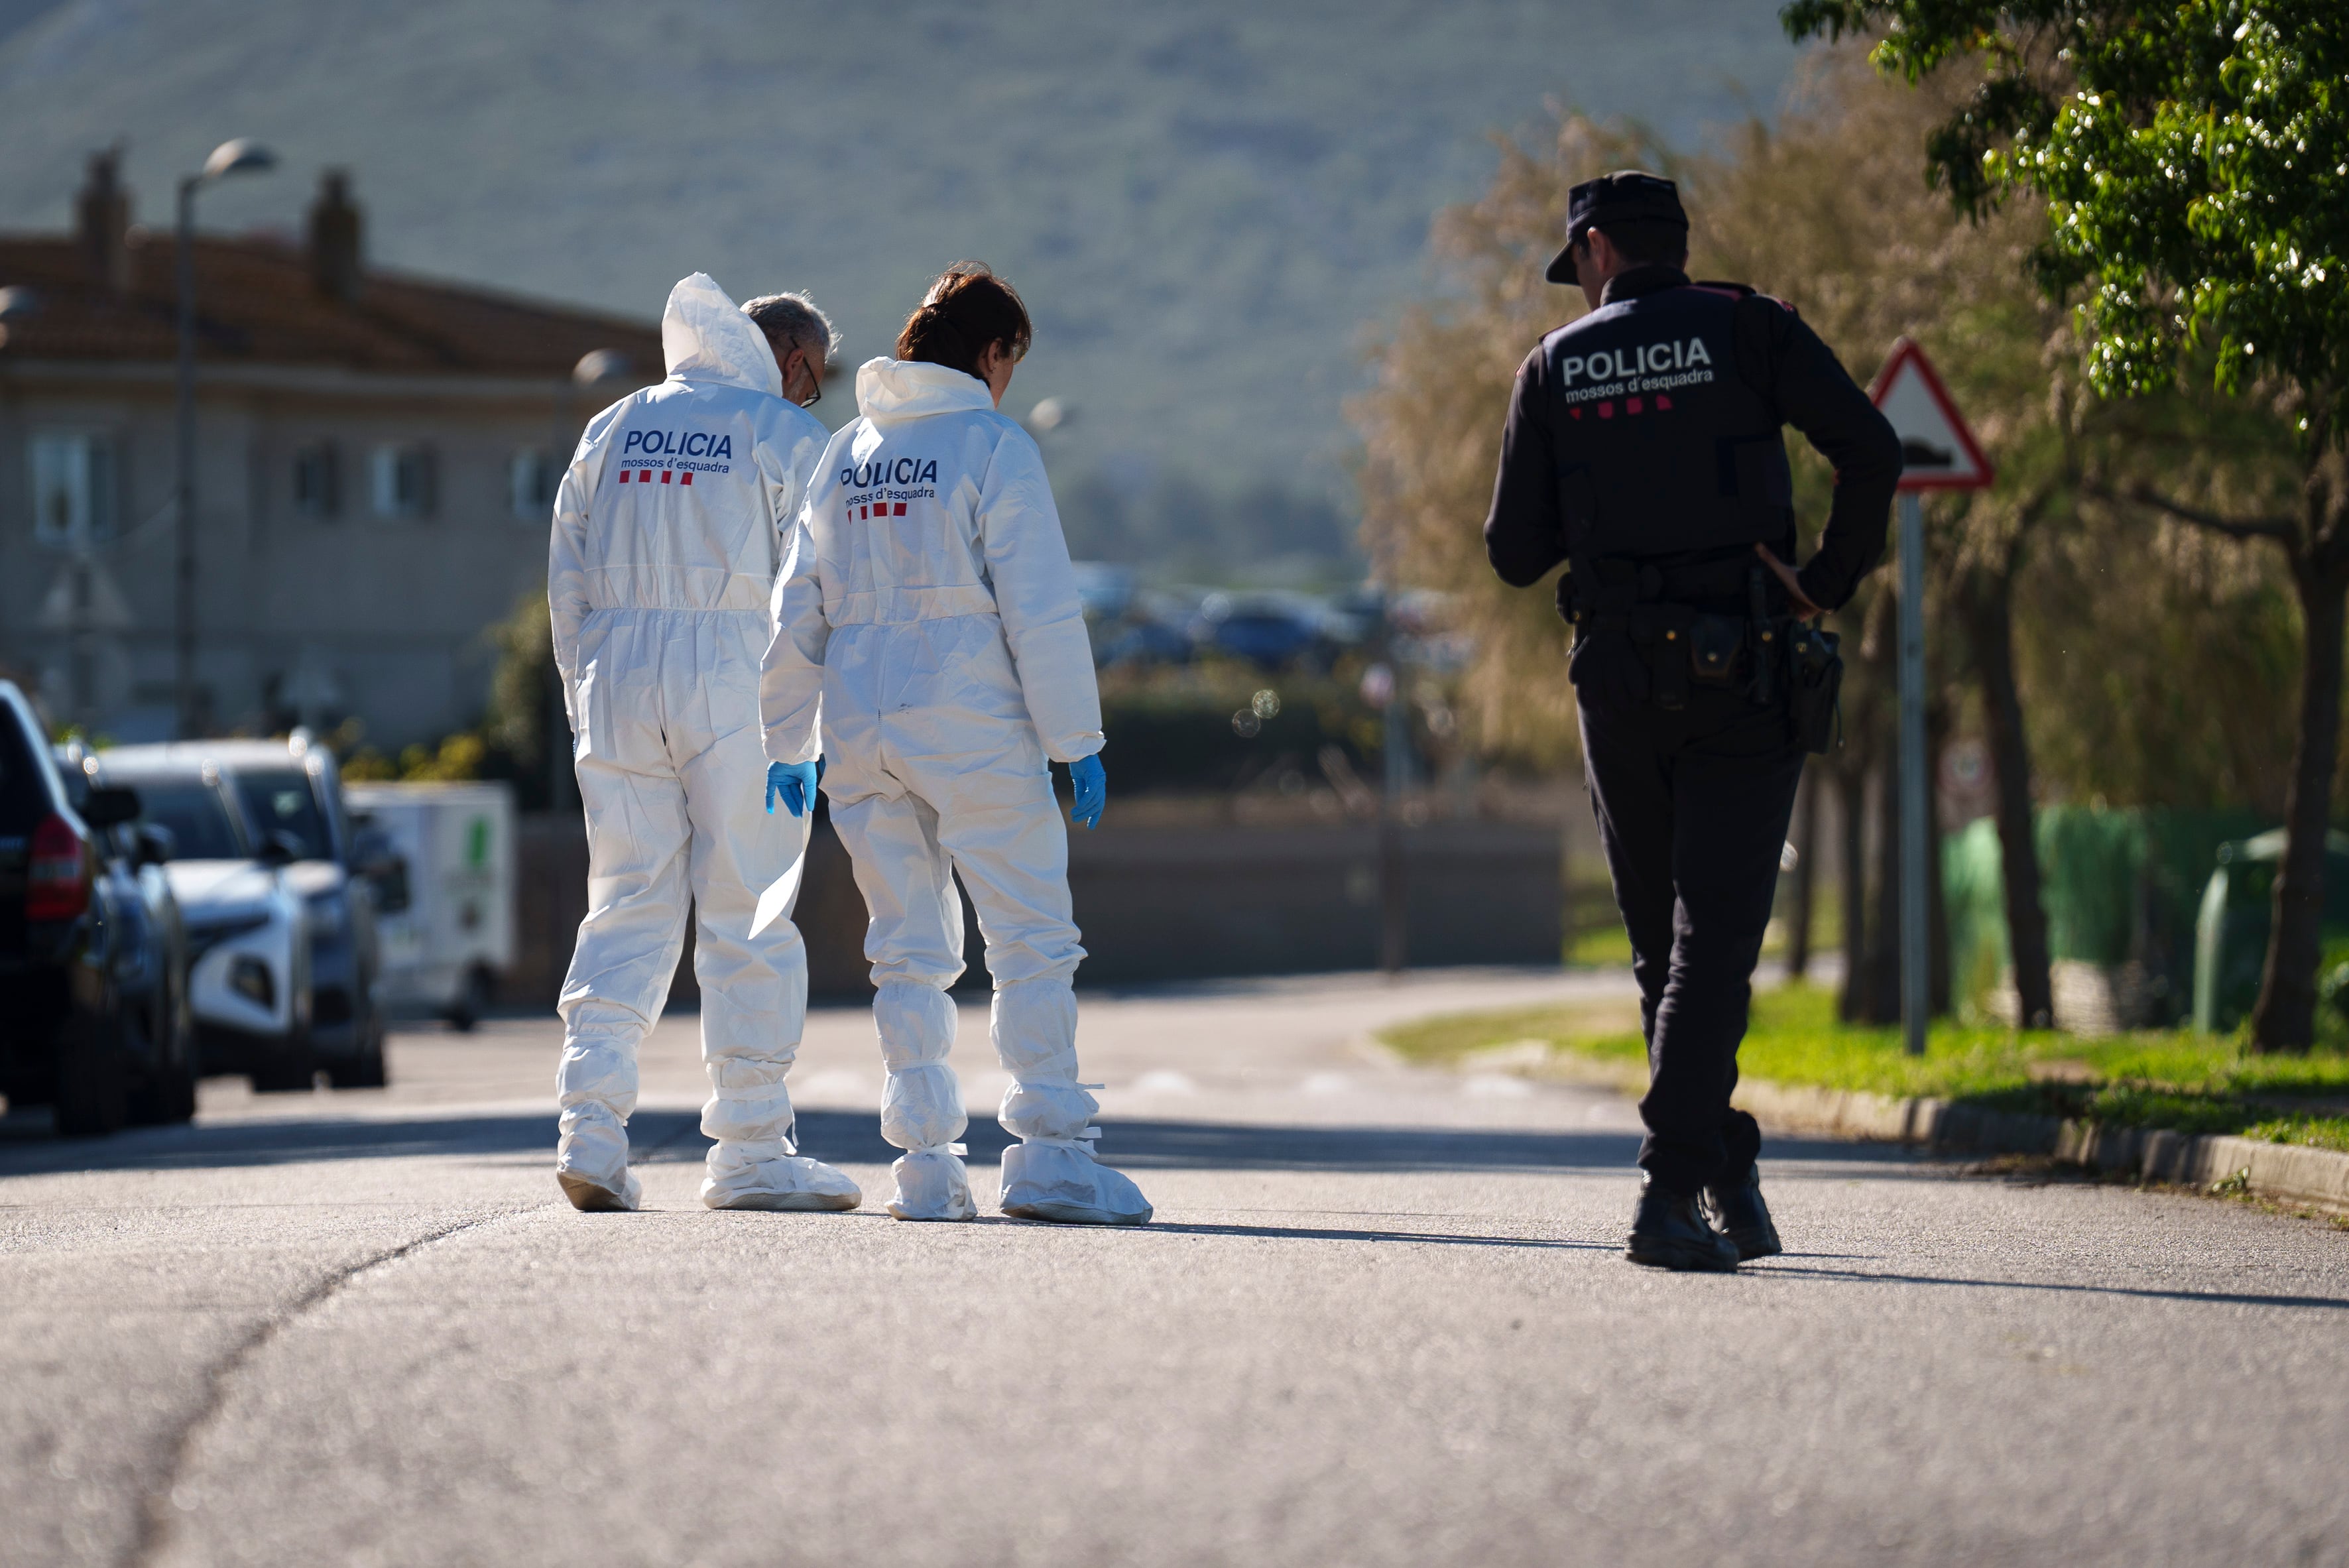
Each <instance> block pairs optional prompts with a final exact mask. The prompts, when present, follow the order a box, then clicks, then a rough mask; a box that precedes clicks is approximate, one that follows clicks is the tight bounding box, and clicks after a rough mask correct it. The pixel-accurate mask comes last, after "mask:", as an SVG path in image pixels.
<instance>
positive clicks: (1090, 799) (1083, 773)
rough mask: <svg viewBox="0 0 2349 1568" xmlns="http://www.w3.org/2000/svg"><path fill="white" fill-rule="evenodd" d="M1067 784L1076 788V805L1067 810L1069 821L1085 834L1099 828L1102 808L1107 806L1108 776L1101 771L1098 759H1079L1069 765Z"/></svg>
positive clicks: (1100, 761) (1099, 759) (1100, 763)
mask: <svg viewBox="0 0 2349 1568" xmlns="http://www.w3.org/2000/svg"><path fill="white" fill-rule="evenodd" d="M1069 782H1070V783H1071V784H1072V785H1074V786H1075V787H1076V794H1077V799H1076V803H1075V804H1074V805H1072V806H1071V807H1070V808H1069V820H1070V821H1071V822H1076V823H1079V824H1081V825H1082V827H1083V828H1084V830H1086V831H1087V832H1091V831H1092V830H1093V829H1095V828H1098V827H1100V826H1101V819H1102V807H1103V806H1106V805H1108V804H1109V775H1107V774H1106V773H1103V772H1102V760H1101V758H1098V757H1080V758H1077V759H1076V760H1075V761H1074V762H1071V763H1070V764H1069Z"/></svg>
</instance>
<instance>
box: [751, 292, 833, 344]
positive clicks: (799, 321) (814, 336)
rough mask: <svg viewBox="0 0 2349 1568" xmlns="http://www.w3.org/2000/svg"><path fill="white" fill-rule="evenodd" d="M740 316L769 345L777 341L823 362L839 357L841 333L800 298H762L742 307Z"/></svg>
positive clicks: (782, 295) (813, 303) (796, 295)
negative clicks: (815, 355)
mask: <svg viewBox="0 0 2349 1568" xmlns="http://www.w3.org/2000/svg"><path fill="white" fill-rule="evenodd" d="M742 314H743V315H747V316H749V317H750V320H751V323H752V324H753V325H756V326H757V327H758V329H759V330H760V331H761V332H763V333H765V334H766V335H767V340H768V341H769V342H770V343H772V342H775V341H776V340H778V339H780V340H781V341H782V342H785V343H788V344H790V345H791V346H792V347H794V348H797V349H801V350H802V351H810V352H814V351H820V352H821V353H822V354H823V356H824V357H825V358H826V359H837V358H838V357H839V356H840V342H841V339H840V333H839V330H838V329H837V328H835V327H834V326H833V325H832V317H830V316H828V315H824V314H823V311H821V310H818V309H817V308H816V303H815V301H813V300H812V299H810V298H808V296H807V295H805V294H761V295H760V296H759V297H758V298H757V299H754V300H750V301H749V302H747V303H746V304H744V305H743V306H742Z"/></svg>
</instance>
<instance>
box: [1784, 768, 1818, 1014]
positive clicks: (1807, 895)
mask: <svg viewBox="0 0 2349 1568" xmlns="http://www.w3.org/2000/svg"><path fill="white" fill-rule="evenodd" d="M1819 779H1820V770H1819V769H1816V768H1811V769H1805V770H1804V773H1803V782H1802V784H1801V786H1800V788H1799V789H1798V790H1797V792H1796V793H1795V885H1794V887H1793V888H1792V889H1790V890H1789V892H1791V893H1792V894H1793V897H1792V898H1791V899H1790V900H1789V902H1790V903H1792V904H1793V905H1794V907H1793V908H1792V909H1789V910H1788V911H1787V912H1786V978H1787V979H1789V980H1800V979H1803V978H1804V977H1805V976H1806V975H1808V974H1809V972H1810V967H1811V903H1812V895H1813V892H1814V890H1816V888H1817V886H1818V864H1819Z"/></svg>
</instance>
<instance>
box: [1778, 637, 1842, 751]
mask: <svg viewBox="0 0 2349 1568" xmlns="http://www.w3.org/2000/svg"><path fill="white" fill-rule="evenodd" d="M1839 643H1840V639H1838V638H1837V636H1836V634H1834V633H1833V632H1822V631H1820V630H1818V629H1817V628H1816V627H1815V626H1797V627H1796V628H1795V634H1794V635H1793V636H1791V637H1789V638H1787V639H1786V664H1787V672H1786V673H1787V677H1788V678H1787V682H1786V686H1787V696H1788V697H1789V699H1790V700H1789V702H1788V704H1787V713H1786V717H1787V721H1788V724H1789V727H1791V728H1792V729H1793V731H1794V740H1795V744H1796V745H1798V746H1800V747H1801V748H1803V749H1804V750H1806V751H1819V752H1824V751H1826V749H1827V748H1829V747H1831V746H1833V745H1834V744H1835V733H1836V727H1837V719H1838V718H1839V717H1840V716H1841V708H1840V706H1839V705H1840V698H1841V694H1842V691H1843V655H1842V653H1841V652H1840V651H1839Z"/></svg>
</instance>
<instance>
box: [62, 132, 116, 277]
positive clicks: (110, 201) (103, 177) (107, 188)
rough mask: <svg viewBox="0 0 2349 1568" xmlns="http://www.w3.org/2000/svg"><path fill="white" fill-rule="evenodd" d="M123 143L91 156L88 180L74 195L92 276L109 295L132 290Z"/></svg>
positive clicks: (77, 224) (75, 213) (79, 225)
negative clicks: (123, 182) (123, 170)
mask: <svg viewBox="0 0 2349 1568" xmlns="http://www.w3.org/2000/svg"><path fill="white" fill-rule="evenodd" d="M121 172H122V144H121V143H119V142H117V143H116V144H115V145H114V146H112V147H109V148H108V149H107V150H105V151H103V152H93V153H91V154H90V155H89V180H88V183H87V184H85V185H83V186H82V188H81V193H80V194H79V195H78V196H77V197H75V198H74V220H75V223H74V226H75V228H76V230H77V232H78V236H79V238H80V240H81V252H82V257H83V259H84V260H85V261H86V262H87V263H88V265H89V273H90V276H91V277H92V278H94V279H96V280H97V282H98V286H99V287H100V288H102V289H105V290H106V291H107V292H108V293H109V294H127V293H129V289H130V245H129V239H128V236H129V232H130V192H129V191H126V190H124V189H123V188H122V178H121Z"/></svg>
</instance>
